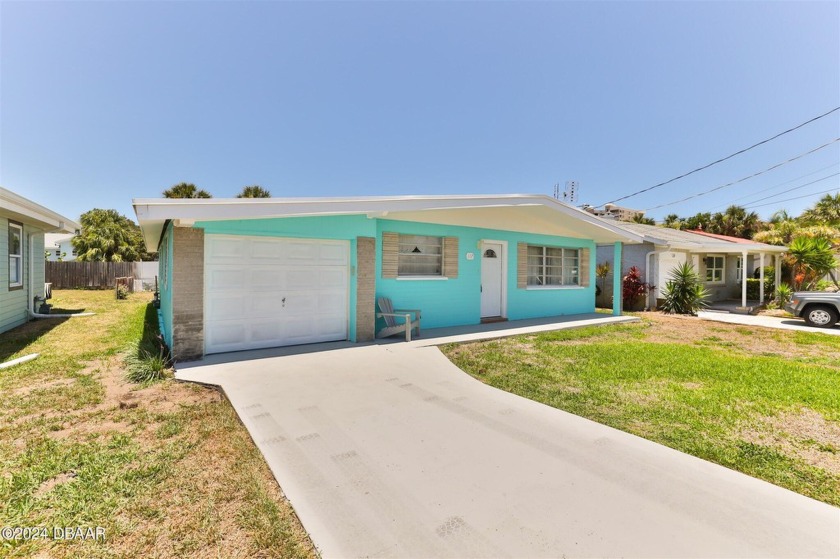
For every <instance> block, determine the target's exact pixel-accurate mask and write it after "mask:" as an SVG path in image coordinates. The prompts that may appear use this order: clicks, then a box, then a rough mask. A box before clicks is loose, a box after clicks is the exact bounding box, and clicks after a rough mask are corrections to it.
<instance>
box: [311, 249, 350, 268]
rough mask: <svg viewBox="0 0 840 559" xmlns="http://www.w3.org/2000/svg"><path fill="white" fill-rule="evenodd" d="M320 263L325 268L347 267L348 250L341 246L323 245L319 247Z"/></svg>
mask: <svg viewBox="0 0 840 559" xmlns="http://www.w3.org/2000/svg"><path fill="white" fill-rule="evenodd" d="M318 248H319V255H318V261H319V262H320V263H321V264H322V265H324V266H346V265H347V264H348V260H347V256H348V252H347V248H346V246H344V245H340V244H322V245H320V246H319V247H318Z"/></svg>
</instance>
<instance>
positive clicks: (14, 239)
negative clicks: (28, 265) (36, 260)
mask: <svg viewBox="0 0 840 559" xmlns="http://www.w3.org/2000/svg"><path fill="white" fill-rule="evenodd" d="M18 287H23V226H21V225H18V224H17V223H11V222H10V223H9V288H10V289H11V288H18Z"/></svg>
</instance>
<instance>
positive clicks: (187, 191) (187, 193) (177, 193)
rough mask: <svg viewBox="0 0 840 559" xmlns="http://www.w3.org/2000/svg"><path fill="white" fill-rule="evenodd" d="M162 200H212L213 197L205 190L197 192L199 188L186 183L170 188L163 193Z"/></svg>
mask: <svg viewBox="0 0 840 559" xmlns="http://www.w3.org/2000/svg"><path fill="white" fill-rule="evenodd" d="M163 197H164V198H212V197H213V196H212V195H211V194H210V193H209V192H207V191H206V190H199V188H198V187H197V186H196V185H194V184H192V183H188V182H179V183H178V184H176V185H173V186H172V187H170V188H167V189H166V190H164V191H163Z"/></svg>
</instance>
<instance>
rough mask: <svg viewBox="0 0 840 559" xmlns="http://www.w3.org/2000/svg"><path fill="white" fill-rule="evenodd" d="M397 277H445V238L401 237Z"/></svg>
mask: <svg viewBox="0 0 840 559" xmlns="http://www.w3.org/2000/svg"><path fill="white" fill-rule="evenodd" d="M397 275H398V276H441V275H443V237H429V236H425V235H400V237H399V254H398V262H397Z"/></svg>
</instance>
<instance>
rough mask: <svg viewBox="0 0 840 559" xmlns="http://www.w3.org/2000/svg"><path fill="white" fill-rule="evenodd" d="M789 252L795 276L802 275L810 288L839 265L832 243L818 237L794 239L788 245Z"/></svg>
mask: <svg viewBox="0 0 840 559" xmlns="http://www.w3.org/2000/svg"><path fill="white" fill-rule="evenodd" d="M788 254H790V256H791V258H792V259H793V263H794V278H797V276H800V277H801V278H802V281H804V282H806V285H807V286H808V288H810V287H813V284H814V283H816V281H817V280H819V279H820V278H821V277H823V276H825V275H826V274H828V273H829V272H831V271H833V270H834V268H835V267H837V260H836V259H835V258H834V251H833V250H832V248H831V243H829V242H828V241H827V240H825V239H821V238H818V237H815V238H809V237H798V238H796V239H794V240H793V241H792V242H791V243H790V246H788ZM795 283H800V282H796V281H795Z"/></svg>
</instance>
